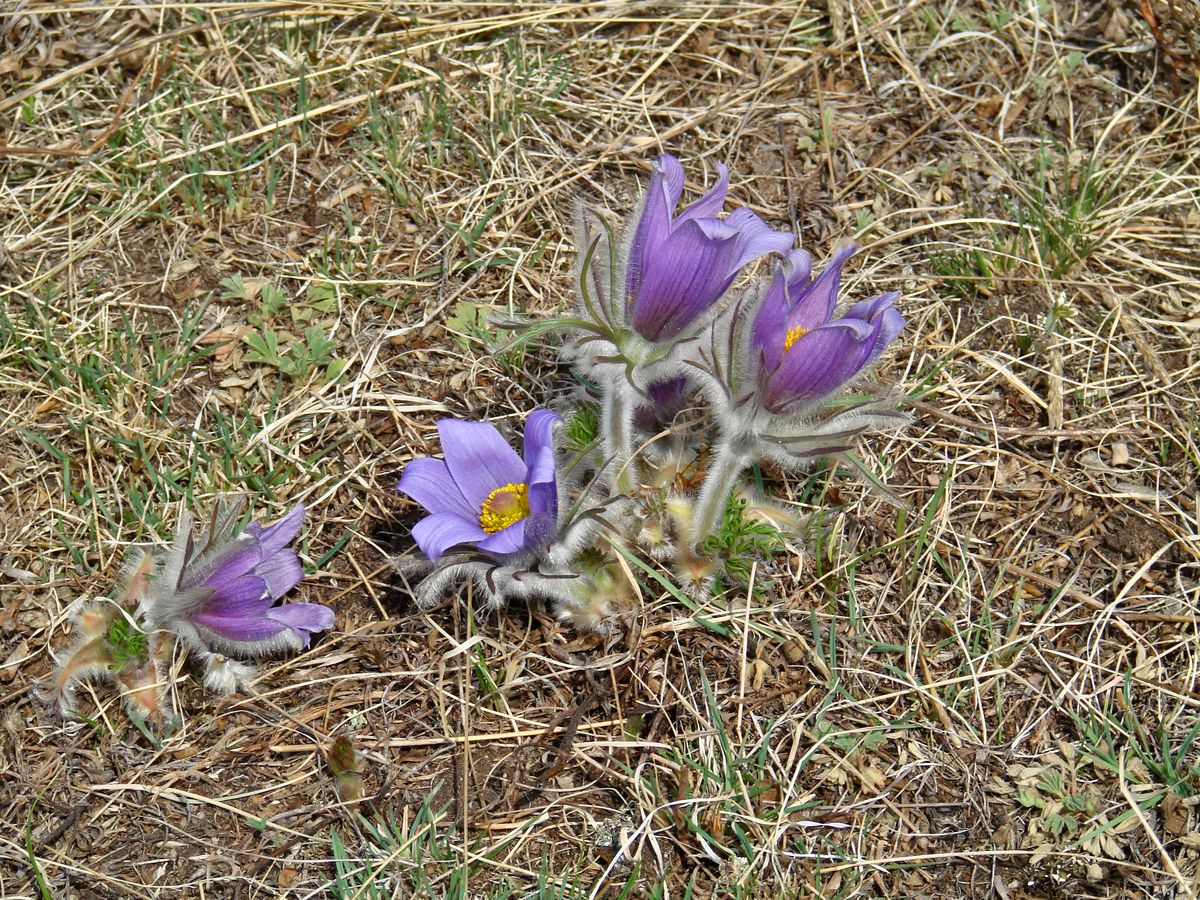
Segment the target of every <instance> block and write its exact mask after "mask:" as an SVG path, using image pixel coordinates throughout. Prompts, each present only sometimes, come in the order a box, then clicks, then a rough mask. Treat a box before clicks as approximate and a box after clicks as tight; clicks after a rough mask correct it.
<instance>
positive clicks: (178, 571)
mask: <svg viewBox="0 0 1200 900" xmlns="http://www.w3.org/2000/svg"><path fill="white" fill-rule="evenodd" d="M241 507H242V503H241V501H236V502H232V503H230V502H226V501H222V502H219V503H218V505H217V508H216V510H215V511H214V513H213V517H212V520H211V521H210V523H209V526H208V528H207V529H205V530H204V531H203V532H201V533H200V534H199V535H193V534H192V529H191V517H190V516H189V515H187V514H186V513H185V514H184V516H183V517H182V518H181V521H180V524H179V532H178V534H177V535H176V537H175V542H174V544H173V545H172V546H171V549H170V551H169V552H168V553H167V556H166V559H165V561H164V563H163V567H162V571H161V572H160V573H159V574H158V577H157V578H156V579H155V583H154V585H153V588H152V590H151V592H150V596H149V598H148V599H147V602H146V616H147V619H148V621H149V623H150V624H151V625H153V626H154V627H156V628H161V629H164V630H167V631H172V632H174V633H175V634H177V635H179V636H180V637H182V638H184V639H185V640H186V641H188V642H189V643H190V644H191V645H192V646H194V647H196V648H197V649H199V650H202V651H209V652H211V651H213V650H219V651H221V652H223V653H226V654H229V655H232V656H237V657H243V658H244V657H249V656H261V655H263V654H266V653H270V652H273V651H275V650H280V649H283V648H286V647H292V648H295V649H299V648H301V647H307V646H308V643H309V639H310V637H311V634H312V632H315V631H324V630H325V629H327V628H330V627H331V626H332V625H333V610H331V609H330V608H329V607H327V606H322V605H321V604H318V603H289V604H286V605H284V606H276V605H275V601H276V600H278V599H279V598H280V597H282V596H283V595H284V594H286V593H287V592H288V591H290V590H291V589H292V588H294V587H295V586H296V585H297V584H298V583H299V582H300V579H301V578H303V577H304V573H303V571H302V570H301V568H300V560H299V558H298V557H297V556H296V551H295V550H293V549H292V548H291V547H290V546H288V545H289V544H291V542H292V541H293V540H294V539H295V537H296V535H297V534H298V533H299V531H300V524H301V522H303V520H304V507H303V506H301V505H300V504H297V505H296V506H294V507H293V508H292V510H291V511H290V512H289V513H288V514H287V515H286V516H284V517H283V518H282V519H280V520H279V521H278V522H275V523H274V524H272V525H268V526H266V527H265V528H264V527H263V526H262V525H260V524H259V523H258V522H251V523H250V524H249V525H247V526H246V528H245V529H243V530H242V531H241V532H239V533H236V534H235V529H236V528H237V522H238V519H239V518H240V513H241Z"/></svg>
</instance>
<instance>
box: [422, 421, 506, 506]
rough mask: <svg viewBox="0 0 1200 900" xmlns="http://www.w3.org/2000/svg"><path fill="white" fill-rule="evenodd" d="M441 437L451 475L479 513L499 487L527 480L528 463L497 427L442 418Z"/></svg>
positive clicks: (439, 431)
mask: <svg viewBox="0 0 1200 900" xmlns="http://www.w3.org/2000/svg"><path fill="white" fill-rule="evenodd" d="M438 434H439V435H441V438H442V451H443V452H444V453H445V455H446V465H447V466H448V467H449V469H450V474H451V475H452V476H453V477H454V481H455V483H456V484H457V485H458V489H459V490H460V491H461V492H462V495H463V497H464V498H465V499H466V501H467V504H468V505H469V506H470V507H471V508H472V509H474V510H475V512H476V514H478V511H479V509H480V508H481V507H482V506H483V501H484V500H486V499H487V498H488V495H489V494H490V493H491V492H492V491H494V490H495V489H496V488H500V487H504V486H505V485H507V484H520V483H521V482H522V481H524V480H525V463H524V462H522V461H521V457H519V456H518V455H517V451H515V450H513V448H512V447H510V446H508V443H507V442H506V441H505V440H504V438H502V437H501V436H500V432H499V431H497V430H496V429H495V427H494V426H492V425H489V424H488V423H486V422H462V421H459V420H457V419H442V420H441V421H440V422H438Z"/></svg>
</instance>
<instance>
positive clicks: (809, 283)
mask: <svg viewBox="0 0 1200 900" xmlns="http://www.w3.org/2000/svg"><path fill="white" fill-rule="evenodd" d="M855 249H856V248H855V247H854V246H853V245H851V246H849V247H844V248H843V249H841V250H839V251H838V252H837V253H835V254H834V256H833V259H832V260H830V262H829V265H828V266H827V267H826V268H825V270H824V271H823V272H822V273H821V274H820V275H818V276H817V277H816V278H810V276H811V274H812V258H811V257H810V256H809V254H808V253H806V252H805V251H803V250H795V251H793V252H791V253H789V254H788V256H787V261H786V263H785V265H784V266H782V267H780V268H777V269H776V270H775V273H774V275H773V277H772V280H771V284H770V286H769V287H768V288H767V291H766V294H765V295H764V297H763V301H762V305H761V306H760V307H759V311H758V314H757V316H756V317H755V320H754V326H753V330H752V332H751V345H752V346H753V347H754V348H756V349H758V350H759V351H760V352H761V354H762V370H761V374H760V387H761V389H762V394H761V397H762V405H763V407H764V408H765V409H767V410H768V411H770V412H773V413H791V412H797V411H799V410H801V409H803V408H804V407H806V406H808V405H810V404H812V403H813V402H814V401H817V400H820V399H822V398H824V397H828V396H829V395H830V394H832V393H834V392H835V391H837V390H838V389H839V388H841V387H843V386H845V385H846V384H847V383H848V382H849V381H850V380H851V379H853V378H854V376H855V375H857V374H858V373H859V372H860V371H862V369H863V368H865V367H866V366H867V365H869V364H870V363H872V362H874V360H875V359H876V357H878V356H879V354H880V353H882V352H883V351H884V349H886V348H887V346H888V344H890V343H891V342H892V340H893V339H894V338H895V337H896V335H897V334H899V333H900V330H901V329H902V328H903V327H904V317H903V316H902V315H900V313H899V312H897V311H896V310H895V309H893V308H892V303H893V302H894V301H895V300H896V298H897V297H898V296H900V295H899V294H898V293H890V294H881V295H880V296H878V297H875V298H873V299H871V300H866V301H863V302H861V303H856V304H855V305H854V306H852V307H850V309H848V310H847V311H846V313H845V314H844V315H843V316H841V317H840V318H838V319H833V311H834V308H835V307H836V306H837V294H838V288H839V286H840V283H841V277H842V266H844V265H845V263H846V260H848V259H849V258H850V257H851V256H853V255H854V253H855Z"/></svg>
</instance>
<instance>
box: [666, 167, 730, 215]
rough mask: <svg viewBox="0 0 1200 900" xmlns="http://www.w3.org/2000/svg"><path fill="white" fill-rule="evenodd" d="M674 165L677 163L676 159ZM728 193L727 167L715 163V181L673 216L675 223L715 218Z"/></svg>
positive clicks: (680, 182) (672, 209) (680, 172)
mask: <svg viewBox="0 0 1200 900" xmlns="http://www.w3.org/2000/svg"><path fill="white" fill-rule="evenodd" d="M676 165H679V163H678V161H676ZM679 175H680V181H679V185H680V193H683V167H682V166H681V167H680V170H679ZM728 194H729V169H728V168H727V167H726V166H725V165H724V164H722V163H717V183H716V184H714V185H713V186H712V188H710V189H709V191H708V193H706V194H705V195H704V196H703V197H701V198H700V199H699V200H697V201H696V202H695V203H693V204H691V205H690V206H688V207H686V208H685V209H684V210H683V212H681V213H680V214H679V215H678V216H676V217H675V224H676V225H678V224H679V223H680V222H686V221H687V220H688V219H712V218H716V216H717V214H718V213H719V212H721V210H722V209H723V208H724V206H725V197H726V196H727V195H728ZM675 202H676V203H678V202H679V196H678V195H676V197H675ZM674 211H675V207H674V206H672V207H671V212H674Z"/></svg>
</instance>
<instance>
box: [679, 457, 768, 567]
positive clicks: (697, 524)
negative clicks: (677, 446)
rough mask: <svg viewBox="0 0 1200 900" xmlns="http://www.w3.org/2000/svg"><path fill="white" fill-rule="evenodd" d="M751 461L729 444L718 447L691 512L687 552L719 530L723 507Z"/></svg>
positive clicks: (700, 544) (697, 547)
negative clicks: (738, 478) (688, 548)
mask: <svg viewBox="0 0 1200 900" xmlns="http://www.w3.org/2000/svg"><path fill="white" fill-rule="evenodd" d="M751 461H752V459H751V457H749V456H747V455H746V454H745V453H743V452H741V451H739V450H737V449H735V448H734V446H732V445H731V444H729V443H722V444H721V446H720V448H719V449H718V450H717V453H716V456H715V458H714V459H713V461H712V462H711V463H710V464H709V468H708V477H707V478H705V479H704V487H703V489H701V491H700V499H699V500H697V501H696V505H695V507H694V508H693V509H692V522H691V528H690V529H689V533H688V545H689V547H690V549H693V550H696V549H699V548H700V547H701V546H702V545H703V544H704V542H705V540H707V539H708V538H709V537H710V536H711V535H713V534H715V533H716V532H717V531H718V530H719V529H720V527H721V521H722V518H723V517H724V515H725V506H726V504H728V503H729V495H730V494H731V493H732V492H733V488H734V485H735V484H736V483H737V477H738V476H739V475H740V474H742V470H743V469H744V468H746V466H748V465H749V464H750V463H751Z"/></svg>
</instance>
